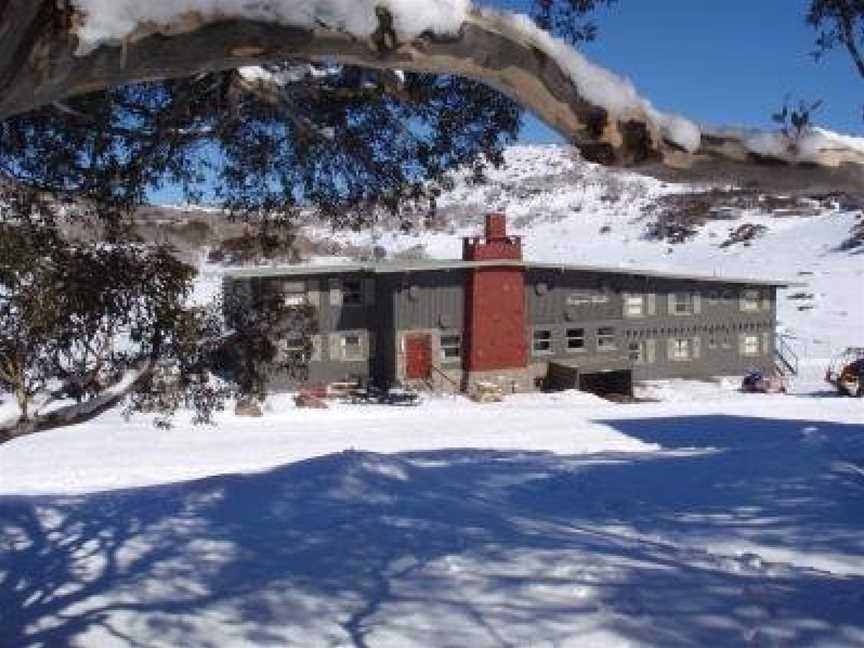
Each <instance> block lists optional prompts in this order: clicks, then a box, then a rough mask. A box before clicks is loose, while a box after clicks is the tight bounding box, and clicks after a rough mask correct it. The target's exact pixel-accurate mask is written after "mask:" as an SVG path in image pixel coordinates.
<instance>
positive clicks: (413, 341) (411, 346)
mask: <svg viewBox="0 0 864 648" xmlns="http://www.w3.org/2000/svg"><path fill="white" fill-rule="evenodd" d="M431 371H432V338H431V337H430V336H428V335H411V336H408V337H406V338H405V377H406V378H407V379H408V380H425V379H427V378H428V377H429V374H430V373H431Z"/></svg>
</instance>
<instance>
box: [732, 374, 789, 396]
mask: <svg viewBox="0 0 864 648" xmlns="http://www.w3.org/2000/svg"><path fill="white" fill-rule="evenodd" d="M741 391H742V392H746V393H748V394H785V393H786V380H785V378H784V377H783V374H781V373H780V372H779V371H772V372H770V373H766V372H764V371H761V370H759V369H751V370H750V371H749V372H747V375H746V376H744V379H743V380H742V381H741Z"/></svg>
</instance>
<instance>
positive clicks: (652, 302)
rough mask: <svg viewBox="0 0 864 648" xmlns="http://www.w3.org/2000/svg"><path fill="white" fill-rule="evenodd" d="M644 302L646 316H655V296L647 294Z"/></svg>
mask: <svg viewBox="0 0 864 648" xmlns="http://www.w3.org/2000/svg"><path fill="white" fill-rule="evenodd" d="M646 301H647V302H648V314H649V315H656V314H657V295H655V294H654V293H649V294H648V295H647V299H646ZM652 342H653V340H652Z"/></svg>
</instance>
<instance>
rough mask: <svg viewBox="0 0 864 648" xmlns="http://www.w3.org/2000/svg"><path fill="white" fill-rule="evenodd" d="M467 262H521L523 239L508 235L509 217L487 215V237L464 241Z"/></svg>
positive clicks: (471, 238)
mask: <svg viewBox="0 0 864 648" xmlns="http://www.w3.org/2000/svg"><path fill="white" fill-rule="evenodd" d="M462 258H463V259H464V260H465V261H521V260H522V238H521V237H519V236H508V235H507V216H505V215H504V214H497V213H490V214H486V236H485V237H479V236H469V237H467V238H465V239H463V241H462Z"/></svg>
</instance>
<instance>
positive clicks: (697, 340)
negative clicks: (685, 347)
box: [692, 336, 702, 360]
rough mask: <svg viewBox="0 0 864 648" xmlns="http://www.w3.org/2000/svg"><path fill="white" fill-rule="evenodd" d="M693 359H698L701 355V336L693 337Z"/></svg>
mask: <svg viewBox="0 0 864 648" xmlns="http://www.w3.org/2000/svg"><path fill="white" fill-rule="evenodd" d="M692 344H693V359H694V360H698V359H699V358H701V357H702V338H701V337H699V336H696V337H694V338H693V341H692Z"/></svg>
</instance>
